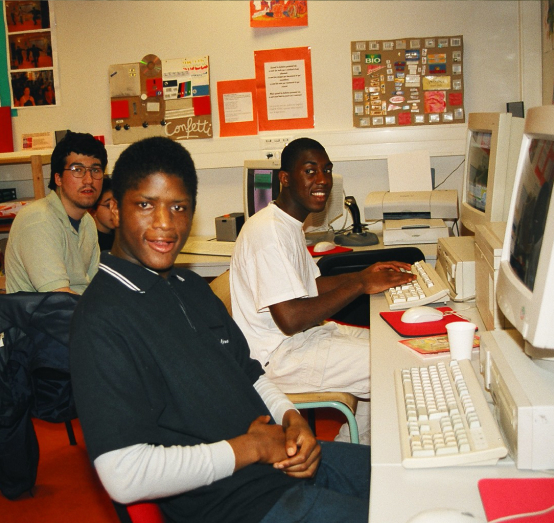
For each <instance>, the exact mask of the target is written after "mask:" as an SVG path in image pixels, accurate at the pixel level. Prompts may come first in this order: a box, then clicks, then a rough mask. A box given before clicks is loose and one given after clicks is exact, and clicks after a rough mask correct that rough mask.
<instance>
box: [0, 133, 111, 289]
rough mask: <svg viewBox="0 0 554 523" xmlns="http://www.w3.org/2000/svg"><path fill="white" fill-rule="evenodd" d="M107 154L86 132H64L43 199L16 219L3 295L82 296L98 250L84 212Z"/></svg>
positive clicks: (99, 187) (100, 178)
mask: <svg viewBox="0 0 554 523" xmlns="http://www.w3.org/2000/svg"><path fill="white" fill-rule="evenodd" d="M107 163H108V156H107V153H106V149H105V147H104V145H103V144H102V143H101V142H100V141H98V140H96V139H95V138H94V137H93V136H92V135H91V134H85V133H73V132H71V131H68V132H67V134H66V135H65V136H64V138H63V139H62V140H61V141H60V142H59V143H58V144H57V145H56V148H55V149H54V151H53V152H52V159H51V176H50V183H49V184H48V187H49V188H50V189H51V192H50V193H49V194H48V195H47V196H46V197H45V198H42V199H40V200H37V201H36V202H33V203H31V204H29V205H26V206H25V207H23V209H21V211H19V212H18V213H17V216H16V217H15V219H14V221H13V224H12V227H11V230H10V234H9V238H8V244H7V246H6V257H5V268H6V290H7V292H8V293H13V292H18V291H26V292H51V291H62V292H72V293H76V294H82V293H83V291H84V290H85V289H86V287H87V285H88V284H89V283H90V281H91V280H92V277H93V276H94V275H95V274H96V271H97V270H98V262H99V257H100V248H99V246H98V235H97V232H96V225H95V223H94V219H93V217H92V216H91V215H90V214H89V213H88V212H87V211H88V210H89V209H91V208H92V207H93V206H94V204H95V203H96V201H97V200H98V198H99V196H100V193H101V191H102V181H103V178H104V171H105V169H106V165H107Z"/></svg>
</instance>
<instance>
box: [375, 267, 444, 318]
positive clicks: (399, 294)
mask: <svg viewBox="0 0 554 523" xmlns="http://www.w3.org/2000/svg"><path fill="white" fill-rule="evenodd" d="M412 273H413V274H415V275H416V276H417V280H414V281H412V282H410V283H406V284H404V285H402V286H399V287H392V288H391V289H389V290H388V291H385V298H386V299H387V302H388V303H389V309H390V310H391V311H398V310H402V309H409V308H411V307H417V306H418V305H427V304H428V303H436V302H444V303H446V302H447V301H448V300H449V295H448V292H449V291H448V287H447V286H446V285H445V284H444V282H443V281H442V280H441V277H440V276H439V275H438V274H437V272H436V271H435V269H434V268H433V266H432V265H429V264H428V263H427V262H424V261H418V262H415V263H414V264H413V265H412Z"/></svg>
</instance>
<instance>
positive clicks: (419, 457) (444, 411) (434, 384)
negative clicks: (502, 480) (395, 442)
mask: <svg viewBox="0 0 554 523" xmlns="http://www.w3.org/2000/svg"><path fill="white" fill-rule="evenodd" d="M395 386H396V400H397V407H398V419H399V422H400V446H401V451H402V465H403V466H404V467H406V468H431V467H449V466H452V465H494V464H495V463H496V462H497V461H498V460H499V459H500V458H503V457H504V456H506V454H507V452H508V451H507V448H506V446H505V445H504V441H503V440H502V436H501V435H500V432H499V429H498V425H497V423H496V421H495V419H494V416H493V414H492V412H491V411H490V409H489V405H488V403H487V400H486V398H485V395H484V392H483V390H482V389H481V386H480V385H479V381H478V380H477V376H476V375H475V372H474V370H473V367H472V366H471V362H470V361H469V360H460V361H448V362H438V363H437V364H434V365H429V366H421V367H412V368H408V369H401V370H399V369H397V370H396V371H395Z"/></svg>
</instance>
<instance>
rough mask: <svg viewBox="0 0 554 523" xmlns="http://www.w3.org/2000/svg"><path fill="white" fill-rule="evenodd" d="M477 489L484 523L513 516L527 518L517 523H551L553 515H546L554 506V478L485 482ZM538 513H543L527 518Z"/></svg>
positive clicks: (495, 479) (552, 512)
mask: <svg viewBox="0 0 554 523" xmlns="http://www.w3.org/2000/svg"><path fill="white" fill-rule="evenodd" d="M478 485H479V493H480V494H481V502H482V503H483V508H484V509H485V514H486V515H487V521H493V520H495V519H498V518H503V517H506V516H513V515H516V514H529V515H528V516H527V517H525V516H522V517H518V518H517V519H516V520H515V521H517V523H524V522H525V523H527V522H528V523H552V521H554V511H552V510H551V511H549V512H546V509H548V508H549V507H551V506H552V505H554V478H486V479H481V480H479V483H478ZM540 511H545V513H544V514H536V515H534V516H531V515H530V514H531V513H533V512H540Z"/></svg>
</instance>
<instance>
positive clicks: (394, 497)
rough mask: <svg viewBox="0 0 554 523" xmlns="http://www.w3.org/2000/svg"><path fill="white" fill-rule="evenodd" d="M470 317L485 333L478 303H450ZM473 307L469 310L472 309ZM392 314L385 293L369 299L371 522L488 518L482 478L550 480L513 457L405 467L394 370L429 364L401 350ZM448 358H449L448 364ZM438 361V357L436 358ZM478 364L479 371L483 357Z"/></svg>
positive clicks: (545, 475)
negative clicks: (456, 513)
mask: <svg viewBox="0 0 554 523" xmlns="http://www.w3.org/2000/svg"><path fill="white" fill-rule="evenodd" d="M448 305H449V306H450V307H452V308H453V309H457V310H462V309H463V311H464V312H463V314H464V316H469V317H471V319H472V321H473V322H474V323H476V324H477V325H478V327H479V329H480V330H482V328H483V323H482V321H481V317H480V316H479V313H478V311H477V308H476V307H475V304H474V303H473V302H470V303H465V304H464V303H460V304H456V303H449V304H448ZM468 306H469V307H471V308H470V309H468V310H466V309H467V307H468ZM384 310H388V306H387V301H386V299H385V297H384V295H383V294H382V293H381V294H377V295H372V296H371V297H370V311H371V313H370V314H371V330H370V339H371V360H370V361H371V492H370V503H369V516H370V518H369V521H370V522H371V523H391V522H394V523H405V522H407V521H408V520H409V519H410V518H411V517H412V516H414V515H415V514H417V513H419V512H421V511H423V510H428V509H431V508H439V507H443V508H453V509H458V510H467V511H470V512H471V513H473V514H474V515H476V516H478V517H481V518H482V519H483V520H485V513H484V511H483V506H482V504H481V497H480V495H479V490H478V488H477V481H478V480H479V479H481V478H508V477H509V478H517V477H551V476H550V475H549V474H548V473H543V472H533V471H520V470H518V469H516V467H515V465H514V463H513V461H512V460H511V459H510V458H509V457H508V458H505V459H503V460H500V461H499V462H498V464H497V465H495V466H484V467H448V468H435V469H411V470H409V469H405V468H404V467H403V466H402V465H401V457H400V439H399V431H398V413H397V408H396V396H395V388H394V376H393V374H394V370H395V369H396V368H404V367H409V366H420V365H422V364H425V361H424V360H422V359H421V358H419V357H418V356H417V355H415V354H414V353H412V352H411V350H410V349H408V348H405V347H402V346H400V345H399V344H398V343H397V341H398V340H399V339H401V338H400V336H399V335H398V334H396V332H394V331H393V330H392V329H391V328H390V326H389V325H388V324H387V323H386V322H385V321H384V320H383V319H382V318H381V317H380V316H379V313H380V312H381V311H384ZM448 358H449V356H448V355H447V356H444V359H446V360H448ZM431 362H432V363H436V362H437V359H433V360H431ZM472 363H473V365H474V367H475V369H476V370H477V369H478V364H479V360H478V356H477V355H474V358H473V362H472Z"/></svg>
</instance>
